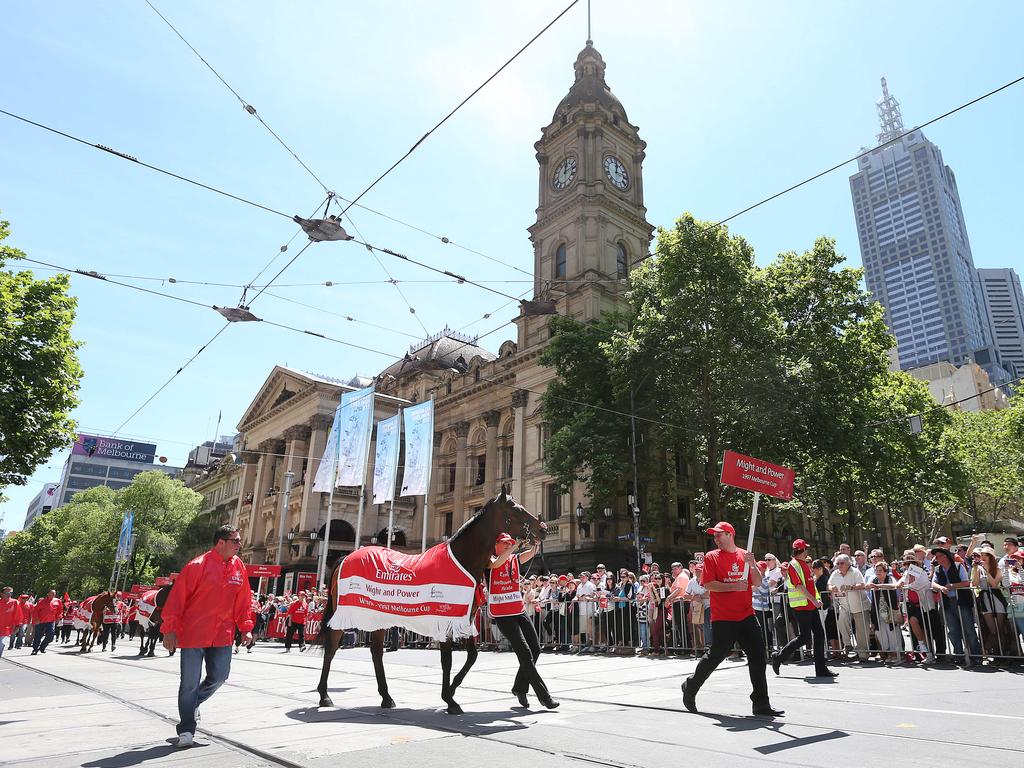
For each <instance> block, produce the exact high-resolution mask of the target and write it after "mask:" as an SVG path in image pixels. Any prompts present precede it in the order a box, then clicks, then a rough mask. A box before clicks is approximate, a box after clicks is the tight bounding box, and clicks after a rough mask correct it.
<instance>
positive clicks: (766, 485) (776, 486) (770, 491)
mask: <svg viewBox="0 0 1024 768" xmlns="http://www.w3.org/2000/svg"><path fill="white" fill-rule="evenodd" d="M795 478H796V473H795V472H794V471H793V470H792V469H790V468H789V467H780V466H779V465H777V464H769V463H768V462H767V461H761V459H755V458H752V457H750V456H744V455H743V454H741V453H733V452H732V451H726V452H725V457H724V458H723V459H722V485H731V486H733V487H735V488H743V489H744V490H747V491H755V492H757V493H763V494H764V495H765V496H773V497H775V498H776V499H787V500H788V499H792V498H793V480H794V479H795Z"/></svg>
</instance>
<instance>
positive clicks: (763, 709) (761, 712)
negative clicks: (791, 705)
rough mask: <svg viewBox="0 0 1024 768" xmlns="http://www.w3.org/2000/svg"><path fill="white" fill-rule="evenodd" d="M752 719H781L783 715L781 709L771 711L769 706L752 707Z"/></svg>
mask: <svg viewBox="0 0 1024 768" xmlns="http://www.w3.org/2000/svg"><path fill="white" fill-rule="evenodd" d="M753 712H754V717H782V716H783V715H784V714H786V713H785V711H784V710H781V709H772V705H771V704H761V705H757V704H755V705H754V709H753Z"/></svg>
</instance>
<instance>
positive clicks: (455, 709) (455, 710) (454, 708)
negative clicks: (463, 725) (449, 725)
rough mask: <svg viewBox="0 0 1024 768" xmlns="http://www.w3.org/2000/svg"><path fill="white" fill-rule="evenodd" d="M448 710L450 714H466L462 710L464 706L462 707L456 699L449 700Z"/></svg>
mask: <svg viewBox="0 0 1024 768" xmlns="http://www.w3.org/2000/svg"><path fill="white" fill-rule="evenodd" d="M446 711H447V712H448V714H449V715H462V714H465V713H464V712H463V711H462V707H460V706H459V705H458V704H456V703H455V702H454V701H449V702H448V709H447V710H446Z"/></svg>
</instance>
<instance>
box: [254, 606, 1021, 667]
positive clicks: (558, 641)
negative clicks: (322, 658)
mask: <svg viewBox="0 0 1024 768" xmlns="http://www.w3.org/2000/svg"><path fill="white" fill-rule="evenodd" d="M976 592H977V590H975V589H973V588H970V587H964V588H961V589H958V590H950V595H949V597H946V596H943V595H941V594H939V593H937V592H933V591H930V590H929V591H927V592H925V593H924V595H925V598H924V601H923V602H922V601H921V600H920V598H918V599H915V598H914V597H911V596H910V591H909V590H908V589H906V588H901V589H889V588H886V589H878V590H870V591H866V592H865V593H864V594H865V596H867V599H868V601H869V610H867V611H861V612H852V611H850V610H849V609H848V603H847V602H846V600H845V599H844V598H843V597H839V598H836V599H834V600H833V603H832V606H831V607H830V608H828V609H827V610H819V611H817V613H818V616H819V620H820V621H821V622H822V623H823V626H824V627H825V630H826V640H827V642H826V655H827V656H828V657H830V658H831V659H833V660H834V659H837V658H838V659H850V658H853V659H857V658H859V659H862V660H865V661H866V660H868V659H869V658H873V659H876V660H880V661H885V662H888V663H893V664H902V663H907V662H917V661H920V662H925V663H931V662H935V661H951V660H952V661H961V662H962V663H964V664H968V665H972V664H979V663H981V662H982V661H985V660H987V661H988V662H989V663H990V664H995V665H1004V664H1008V663H1011V662H1014V661H1017V662H1020V661H1024V607H1022V608H1020V609H1015V606H1014V603H1013V600H1014V598H1015V596H1016V593H1015V594H1011V593H1010V591H1009V590H1007V589H1003V590H998V592H999V597H997V596H995V595H992V597H991V598H989V597H987V596H982V597H979V596H978V595H977V594H976ZM1000 597H1001V598H1002V599H1000ZM958 598H960V599H958ZM883 600H884V601H885V603H886V605H887V608H881V607H880V606H881V602H880V601H883ZM767 605H768V608H767V610H762V611H757V612H756V615H757V620H758V622H759V624H760V625H761V628H762V631H763V633H764V637H765V645H766V647H767V649H768V651H769V652H773V651H777V650H779V649H781V648H782V647H783V646H785V645H786V644H787V643H788V642H789V641H790V640H792V639H793V638H795V637H796V636H798V634H799V631H798V630H797V628H796V621H795V620H794V617H793V611H792V609H790V608H789V606H788V601H787V598H786V596H785V594H776V595H771V597H770V600H768V602H767ZM701 606H702V607H701ZM872 606H875V607H872ZM526 610H527V615H528V616H530V617H531V619H532V620H533V625H534V629H535V630H536V632H537V637H538V639H539V641H540V645H541V648H542V650H543V651H547V652H554V653H583V654H586V653H602V654H623V655H634V654H640V655H652V656H693V657H698V656H700V655H702V654H703V652H704V650H705V648H706V647H707V646H708V645H709V644H710V642H711V640H712V637H711V635H712V631H711V630H712V628H711V622H710V609H709V608H708V607H707V605H706V604H704V603H703V601H702V600H701V599H699V598H693V599H688V600H685V601H684V600H679V601H677V602H675V603H674V604H673V605H672V606H669V607H666V606H664V605H663V604H661V599H660V597H659V599H658V601H656V602H647V603H646V605H643V604H641V603H639V602H638V601H637V600H635V599H634V600H627V599H625V598H616V597H608V598H601V599H598V600H579V599H573V600H568V601H562V600H544V601H540V600H536V601H532V602H527V606H526ZM645 616H646V618H644V617H645ZM477 628H478V632H479V634H478V637H477V645H478V647H479V648H480V650H509V645H508V643H507V641H506V640H505V639H504V637H502V635H501V632H500V630H499V629H498V628H497V626H496V625H495V624H494V623H493V622H492V621H491V618H490V615H489V613H488V610H487V606H486V605H485V606H483V607H482V608H481V609H480V610H479V612H478V613H477ZM270 634H271V635H273V634H274V633H272V632H271V633H270ZM368 643H369V633H366V632H355V631H352V632H349V633H346V636H345V638H343V641H342V647H352V646H362V645H368ZM386 647H387V648H388V649H389V650H395V649H397V648H433V647H436V643H435V642H434V641H433V640H432V639H431V638H427V637H424V636H422V635H417V634H416V633H413V632H408V631H406V630H398V629H393V630H391V631H390V632H389V634H388V636H387V639H386ZM735 650H736V652H737V653H738V652H739V649H738V648H737V649H735ZM801 654H802V655H805V656H807V657H809V656H810V648H809V647H808V648H806V649H801Z"/></svg>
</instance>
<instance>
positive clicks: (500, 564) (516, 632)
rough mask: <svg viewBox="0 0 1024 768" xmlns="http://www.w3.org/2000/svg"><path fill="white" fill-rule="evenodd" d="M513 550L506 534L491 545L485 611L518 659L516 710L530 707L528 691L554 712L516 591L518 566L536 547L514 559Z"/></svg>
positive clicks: (533, 637)
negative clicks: (492, 554) (518, 706)
mask: <svg viewBox="0 0 1024 768" xmlns="http://www.w3.org/2000/svg"><path fill="white" fill-rule="evenodd" d="M515 546H516V540H515V539H513V538H512V537H511V536H509V535H508V534H507V533H502V534H499V535H498V539H497V541H496V542H495V544H494V554H495V558H494V559H493V560H492V561H491V564H490V567H489V569H488V571H487V608H488V610H489V611H490V613H491V618H493V619H494V623H495V624H496V625H497V626H498V629H499V630H501V634H503V635H504V636H505V637H507V638H508V641H509V643H511V645H512V650H514V651H515V653H516V657H517V658H518V659H519V671H518V672H517V673H516V679H515V682H514V683H513V684H512V693H513V694H515V696H516V698H518V699H519V704H520V706H522V707H527V708H528V707H529V706H530V700H529V699H528V698H527V697H526V691H527V688H528V687H532V688H533V692H534V693H535V694H536V695H537V700H538V701H539V702H540V703H541V704H542V705H543V706H545V707H547V708H548V709H554V708H555V707H557V706H558V702H557V701H555V700H554V699H552V698H551V694H550V693H549V692H548V687H547V686H546V685H544V681H543V680H542V679H541V677H540V673H539V672H538V671H537V666H536V663H535V662H536V661H537V659H538V658H540V642H539V641H538V640H537V630H536V629H534V626H533V622H532V621H530V620H529V619H528V618H527V617H526V607H525V604H524V603H523V593H522V591H521V590H520V588H519V564H520V563H521V562H522V563H525V562H527V561H528V560H529V559H530V558H532V557H533V555H534V553H535V552H536V549H537V547H536V545H533V546H531V547H530V548H529V549H526V550H524V551H523V552H522V553H521V554H519V555H516V554H513V552H512V550H513V549H514V548H515Z"/></svg>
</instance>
